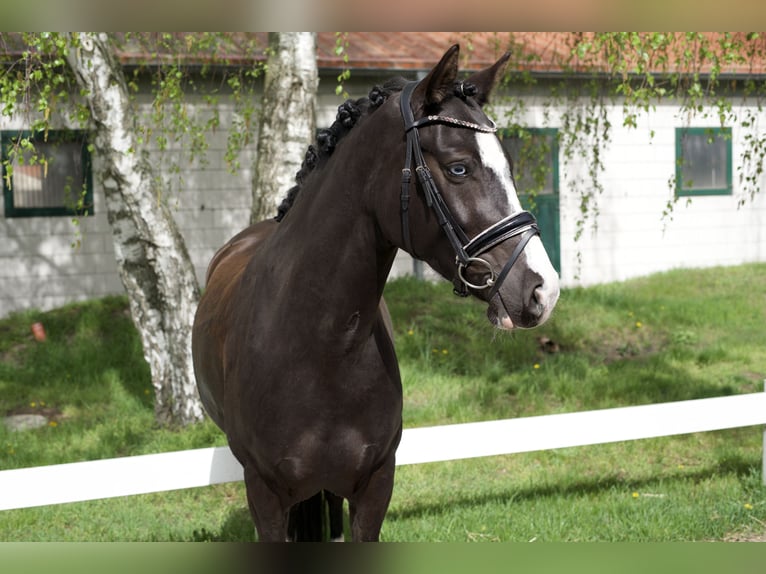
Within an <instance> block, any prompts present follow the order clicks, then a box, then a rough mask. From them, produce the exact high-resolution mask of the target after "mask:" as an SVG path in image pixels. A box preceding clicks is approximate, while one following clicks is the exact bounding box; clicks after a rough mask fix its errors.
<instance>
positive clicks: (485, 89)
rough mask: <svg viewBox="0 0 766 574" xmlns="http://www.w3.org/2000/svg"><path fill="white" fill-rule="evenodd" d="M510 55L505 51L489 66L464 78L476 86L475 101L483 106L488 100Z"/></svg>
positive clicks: (503, 71)
mask: <svg viewBox="0 0 766 574" xmlns="http://www.w3.org/2000/svg"><path fill="white" fill-rule="evenodd" d="M510 57H511V53H510V52H506V53H505V54H503V56H502V57H501V58H500V59H499V60H498V61H497V62H495V63H494V64H493V65H492V66H490V67H489V68H485V69H484V70H481V71H480V72H476V73H475V74H473V75H472V76H471V77H469V78H468V79H467V80H466V83H467V84H473V85H475V86H476V95H475V96H474V99H475V100H476V102H477V103H478V104H479V105H480V106H483V105H484V104H486V103H487V102H488V101H489V94H490V92H492V89H493V88H494V87H495V85H496V84H497V82H498V81H499V80H500V78H502V77H503V74H504V73H505V67H506V65H507V64H508V59H509V58H510Z"/></svg>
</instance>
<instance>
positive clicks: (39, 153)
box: [0, 131, 93, 217]
mask: <svg viewBox="0 0 766 574" xmlns="http://www.w3.org/2000/svg"><path fill="white" fill-rule="evenodd" d="M0 145H2V175H3V194H4V196H5V216H6V217H34V216H55V215H92V214H93V181H92V179H93V178H92V174H91V162H90V152H89V151H88V143H87V135H86V133H85V132H83V131H49V132H48V133H47V137H45V134H43V133H42V132H40V133H35V134H32V133H31V132H2V134H0Z"/></svg>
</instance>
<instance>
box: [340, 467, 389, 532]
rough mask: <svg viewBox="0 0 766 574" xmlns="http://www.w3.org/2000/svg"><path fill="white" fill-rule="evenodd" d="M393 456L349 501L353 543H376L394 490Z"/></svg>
mask: <svg viewBox="0 0 766 574" xmlns="http://www.w3.org/2000/svg"><path fill="white" fill-rule="evenodd" d="M394 468H395V465H394V455H393V453H391V455H390V456H389V458H388V460H387V461H386V462H385V463H384V464H383V466H381V467H380V468H379V469H378V470H376V471H375V472H374V473H373V474H372V476H370V480H369V481H368V482H367V485H366V486H364V487H363V488H362V489H361V490H360V491H358V492H356V493H355V494H354V496H353V498H351V499H349V502H348V507H349V518H350V520H351V539H352V540H353V541H354V542H377V541H378V539H379V538H380V528H381V526H382V525H383V519H384V518H385V517H386V511H387V510H388V504H389V502H391V492H392V491H393V489H394Z"/></svg>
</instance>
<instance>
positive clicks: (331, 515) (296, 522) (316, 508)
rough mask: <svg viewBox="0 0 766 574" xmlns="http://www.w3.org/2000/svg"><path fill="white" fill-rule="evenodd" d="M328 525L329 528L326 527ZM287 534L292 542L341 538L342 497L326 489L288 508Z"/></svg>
mask: <svg viewBox="0 0 766 574" xmlns="http://www.w3.org/2000/svg"><path fill="white" fill-rule="evenodd" d="M328 527H329V528H328ZM287 535H288V538H289V539H290V540H292V541H293V542H324V541H326V540H327V539H328V535H329V538H330V539H332V540H339V539H340V540H342V539H343V499H342V498H341V497H339V496H336V495H334V494H333V493H331V492H328V491H326V490H323V491H319V492H317V493H316V494H315V495H314V496H312V497H310V498H307V499H306V500H303V501H301V502H299V503H298V504H296V505H294V506H293V507H292V508H291V509H290V515H289V520H288V524H287Z"/></svg>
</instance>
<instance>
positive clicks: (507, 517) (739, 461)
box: [0, 264, 766, 542]
mask: <svg viewBox="0 0 766 574" xmlns="http://www.w3.org/2000/svg"><path fill="white" fill-rule="evenodd" d="M386 300H387V302H388V304H389V307H390V309H391V312H392V316H393V319H394V325H395V328H396V337H397V341H396V344H397V352H398V354H399V359H400V367H401V371H402V376H403V380H404V392H405V399H404V417H405V426H406V427H416V426H426V425H432V424H449V423H458V422H468V421H478V420H491V419H497V418H510V417H521V416H531V415H538V414H547V413H559V412H572V411H580V410H590V409H598V408H609V407H615V406H627V405H637V404H647V403H658V402H667V401H676V400H686V399H696V398H703V397H712V396H722V395H729V394H738V393H749V392H755V391H760V390H762V389H763V380H764V378H766V329H764V324H765V323H764V319H766V317H764V310H766V265H763V264H754V265H744V266H738V267H732V268H715V269H707V270H685V271H672V272H668V273H663V274H658V275H653V276H650V277H646V278H641V279H637V280H632V281H628V282H624V283H615V284H608V285H603V286H597V287H589V288H575V289H566V290H564V291H563V293H562V296H561V300H560V302H559V305H558V307H557V309H556V311H555V313H554V316H553V318H552V319H551V320H550V321H549V322H548V323H547V324H546V325H545V326H543V327H541V328H539V329H536V330H531V331H523V332H514V333H512V334H510V335H509V334H507V333H501V332H498V331H496V330H494V329H493V328H492V327H491V325H490V324H489V322H488V321H487V319H486V316H485V308H484V306H483V305H482V304H481V303H480V302H477V301H474V300H464V299H459V298H456V297H454V296H453V295H452V294H451V287H450V286H449V285H447V284H444V283H438V284H431V283H421V282H418V281H415V280H412V279H399V280H395V281H392V282H390V283H389V285H388V286H387V289H386ZM126 309H127V306H126V301H125V300H124V298H121V297H109V298H105V299H101V300H97V301H90V302H87V303H84V304H77V305H70V306H67V307H64V308H61V309H57V310H55V311H51V312H48V313H40V312H36V311H29V312H24V313H20V314H16V315H13V316H11V317H9V318H7V319H5V320H2V321H0V415H6V414H10V413H23V412H26V413H39V414H44V415H45V416H46V417H47V418H48V421H49V422H48V425H47V426H45V427H43V428H40V429H37V430H33V431H25V432H10V431H8V430H7V429H5V428H4V427H3V426H2V425H0V468H3V469H7V468H19V467H27V466H37V465H47V464H56V463H61V462H70V461H79V460H91V459H98V458H105V457H113V456H129V455H134V454H144V453H151V452H162V451H172V450H181V449H187V448H200V447H205V446H212V445H221V444H225V439H224V437H223V436H222V434H221V433H220V431H218V429H217V428H216V427H215V426H214V425H213V424H212V423H210V422H205V423H202V424H199V425H195V426H193V427H190V428H186V429H182V430H178V429H176V430H171V429H161V428H157V427H156V426H155V424H154V422H153V408H152V391H151V385H150V382H149V373H148V369H147V367H146V365H145V363H144V362H143V359H142V355H141V348H140V343H139V340H138V337H137V335H136V332H135V330H134V328H133V326H132V323H131V322H130V318H129V316H128V314H127V310H126ZM36 321H41V322H42V323H43V324H44V325H45V328H46V331H47V333H48V340H47V341H46V342H45V343H37V342H35V341H34V339H33V338H32V336H31V334H30V324H31V323H33V322H36ZM762 440H763V438H762V429H760V428H753V427H750V428H742V429H734V430H729V431H720V432H710V433H699V434H692V435H685V436H680V437H666V438H659V439H650V440H643V441H632V442H621V443H613V444H608V445H599V446H592V447H578V448H571V449H560V450H554V451H545V452H535V453H526V454H519V455H508V456H498V457H487V458H481V459H472V460H464V461H455V462H448V463H432V464H424V465H417V466H406V467H400V468H399V469H398V471H397V482H396V486H395V490H394V495H393V499H392V504H391V507H390V510H389V514H388V516H387V519H386V522H385V523H384V527H383V531H382V538H383V539H384V540H388V541H515V542H527V541H642V542H646V541H654V542H661V541H686V540H758V539H763V538H764V534H765V533H766V527H765V526H764V524H765V523H766V489H765V488H764V487H763V486H762V478H761V459H762V444H763V443H762ZM252 539H253V528H252V523H251V522H250V519H249V516H248V513H247V508H246V502H245V497H244V489H243V487H242V485H241V484H226V485H218V486H213V487H206V488H201V489H190V490H181V491H176V492H170V493H158V494H151V495H141V496H135V497H130V498H117V499H110V500H98V501H92V502H84V503H76V504H67V505H60V506H49V507H41V508H34V509H27V510H14V511H6V512H2V513H0V540H2V541H14V540H54V541H78V540H100V541H106V540H109V541H134V540H135V541H186V540H252Z"/></svg>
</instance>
